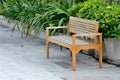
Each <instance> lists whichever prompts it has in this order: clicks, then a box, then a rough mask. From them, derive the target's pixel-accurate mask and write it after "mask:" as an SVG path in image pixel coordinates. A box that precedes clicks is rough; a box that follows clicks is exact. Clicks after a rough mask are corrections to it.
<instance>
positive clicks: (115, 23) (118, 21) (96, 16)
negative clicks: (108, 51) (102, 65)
mask: <svg viewBox="0 0 120 80" xmlns="http://www.w3.org/2000/svg"><path fill="white" fill-rule="evenodd" d="M78 8H79V10H78ZM71 11H75V12H76V14H75V13H73V14H71V15H75V16H77V17H81V18H86V19H91V20H96V21H99V22H100V29H99V30H100V32H102V33H103V36H104V38H120V5H117V4H115V3H108V2H104V1H103V0H88V1H86V2H84V3H82V4H81V3H79V4H78V5H74V6H73V7H72V8H71V9H69V12H71Z"/></svg>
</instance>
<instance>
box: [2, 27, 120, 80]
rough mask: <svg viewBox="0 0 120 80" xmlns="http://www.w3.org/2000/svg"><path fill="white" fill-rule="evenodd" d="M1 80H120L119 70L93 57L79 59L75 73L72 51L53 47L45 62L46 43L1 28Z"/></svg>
mask: <svg viewBox="0 0 120 80" xmlns="http://www.w3.org/2000/svg"><path fill="white" fill-rule="evenodd" d="M0 46H1V47H0V80H120V67H116V66H114V65H110V64H106V63H104V64H103V68H102V69H99V67H98V61H96V60H95V59H93V58H92V57H90V56H87V55H83V54H78V55H77V71H72V67H71V57H70V55H69V50H68V49H66V48H63V50H62V51H61V50H60V47H59V46H57V45H54V44H50V59H46V51H45V40H44V39H41V38H36V39H33V37H32V36H30V37H23V38H21V33H20V32H19V31H17V30H15V31H14V32H11V28H9V27H5V26H0Z"/></svg>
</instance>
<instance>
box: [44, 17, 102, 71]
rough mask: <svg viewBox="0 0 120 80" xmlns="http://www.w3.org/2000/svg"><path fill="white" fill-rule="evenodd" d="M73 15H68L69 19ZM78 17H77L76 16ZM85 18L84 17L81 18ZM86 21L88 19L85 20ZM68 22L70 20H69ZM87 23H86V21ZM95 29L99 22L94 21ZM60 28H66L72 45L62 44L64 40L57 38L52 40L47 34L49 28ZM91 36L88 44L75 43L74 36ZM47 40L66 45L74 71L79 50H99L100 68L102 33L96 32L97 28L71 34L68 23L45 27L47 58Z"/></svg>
mask: <svg viewBox="0 0 120 80" xmlns="http://www.w3.org/2000/svg"><path fill="white" fill-rule="evenodd" d="M73 18H75V17H70V19H73ZM77 19H79V18H77ZM83 20H85V19H83ZM87 21H88V20H87ZM69 22H70V21H69ZM91 22H92V21H91ZM86 24H87V23H86ZM95 27H97V28H96V29H98V27H99V23H96V26H95ZM62 28H67V29H68V34H67V36H71V37H72V45H70V44H64V42H62V41H61V42H59V41H57V40H53V39H51V38H50V36H49V30H50V29H62ZM85 36H86V37H92V38H93V40H94V42H93V43H90V44H89V45H76V38H77V37H85ZM49 42H51V43H55V44H58V45H61V46H64V47H67V48H69V49H70V51H71V55H72V68H73V70H74V71H75V70H76V55H77V53H78V52H79V51H80V50H85V49H96V50H97V51H98V52H99V67H100V68H102V34H101V33H98V30H95V32H93V33H90V34H88V33H81V34H78V33H77V34H73V35H71V32H70V24H69V25H68V26H58V27H47V28H46V55H47V58H49Z"/></svg>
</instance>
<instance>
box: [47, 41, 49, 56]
mask: <svg viewBox="0 0 120 80" xmlns="http://www.w3.org/2000/svg"><path fill="white" fill-rule="evenodd" d="M46 55H47V56H46V57H47V58H49V42H48V41H46Z"/></svg>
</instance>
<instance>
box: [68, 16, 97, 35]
mask: <svg viewBox="0 0 120 80" xmlns="http://www.w3.org/2000/svg"><path fill="white" fill-rule="evenodd" d="M98 24H99V22H97V21H91V20H87V19H81V18H76V17H70V21H69V25H70V27H69V28H70V29H69V32H73V33H81V32H83V33H91V32H93V33H96V32H97V31H98Z"/></svg>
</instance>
